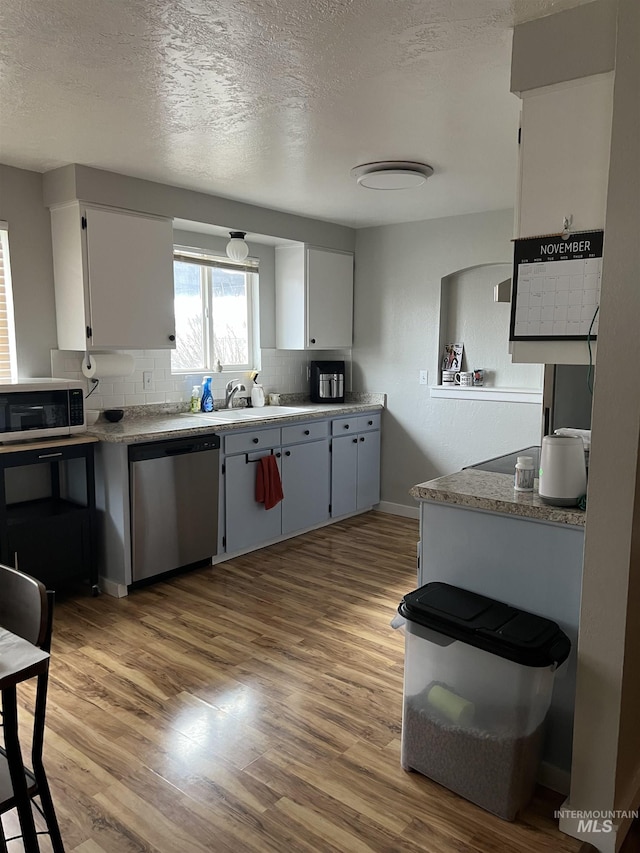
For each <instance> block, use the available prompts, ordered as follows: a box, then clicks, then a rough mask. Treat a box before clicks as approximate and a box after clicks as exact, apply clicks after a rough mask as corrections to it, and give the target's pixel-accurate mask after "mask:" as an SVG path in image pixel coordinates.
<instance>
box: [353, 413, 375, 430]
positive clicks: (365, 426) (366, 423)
mask: <svg viewBox="0 0 640 853" xmlns="http://www.w3.org/2000/svg"><path fill="white" fill-rule="evenodd" d="M371 429H380V412H370V413H369V414H368V415H360V417H359V418H358V432H366V430H371Z"/></svg>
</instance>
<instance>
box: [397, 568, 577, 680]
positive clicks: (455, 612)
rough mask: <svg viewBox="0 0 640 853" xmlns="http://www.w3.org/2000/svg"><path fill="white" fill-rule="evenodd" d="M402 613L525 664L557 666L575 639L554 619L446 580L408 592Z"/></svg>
mask: <svg viewBox="0 0 640 853" xmlns="http://www.w3.org/2000/svg"><path fill="white" fill-rule="evenodd" d="M398 613H400V615H401V616H404V618H405V619H407V620H408V621H409V622H415V623H416V624H418V625H424V626H425V627H426V628H431V629H433V630H434V631H438V632H439V633H441V634H444V635H445V636H447V637H451V638H452V639H454V640H461V641H462V642H463V643H467V644H468V645H470V646H475V647H476V648H478V649H484V651H486V652H491V653H492V654H494V655H498V656H499V657H501V658H506V659H507V660H511V661H514V662H515V663H519V664H522V665H523V666H538V667H541V666H551V665H552V664H557V665H558V666H559V665H560V664H561V663H563V662H564V661H565V660H566V659H567V657H568V656H569V652H570V651H571V641H570V640H569V638H568V637H567V635H566V634H565V633H564V632H563V631H561V630H560V628H559V627H558V625H557V624H556V623H555V622H552V621H551V620H550V619H544V618H543V617H542V616H536V615H534V614H533V613H528V612H527V611H526V610H518V609H517V608H515V607H511V606H510V605H509V604H504V602H502V601H496V600H495V599H493V598H487V597H486V596H484V595H478V594H477V593H475V592H470V591H469V590H466V589H461V588H460V587H457V586H451V584H448V583H440V582H434V583H428V584H426V585H425V586H421V587H420V588H419V589H416V590H414V591H413V592H409V593H407V595H405V596H404V598H403V599H402V601H401V602H400V605H399V607H398Z"/></svg>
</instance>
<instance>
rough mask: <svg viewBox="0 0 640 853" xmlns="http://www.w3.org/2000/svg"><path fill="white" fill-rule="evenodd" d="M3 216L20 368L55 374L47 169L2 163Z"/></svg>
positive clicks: (26, 371) (0, 194)
mask: <svg viewBox="0 0 640 853" xmlns="http://www.w3.org/2000/svg"><path fill="white" fill-rule="evenodd" d="M0 219H4V220H6V221H7V222H8V223H9V256H10V260H11V279H12V282H13V303H14V311H15V323H16V347H17V358H18V374H19V375H20V376H49V375H50V373H51V359H50V355H49V351H50V350H51V349H52V348H53V347H55V346H56V345H57V332H56V315H55V301H54V295H53V260H52V255H51V223H50V220H49V211H48V210H47V208H46V207H45V206H44V205H43V203H42V175H40V174H38V173H37V172H27V171H25V170H23V169H14V168H12V167H10V166H4V165H2V164H0Z"/></svg>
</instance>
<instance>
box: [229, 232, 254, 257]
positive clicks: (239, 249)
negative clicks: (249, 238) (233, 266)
mask: <svg viewBox="0 0 640 853" xmlns="http://www.w3.org/2000/svg"><path fill="white" fill-rule="evenodd" d="M246 233H247V232H246V231H230V232H229V237H230V238H231V239H230V240H229V242H228V243H227V257H228V258H231V260H232V261H244V260H246V258H247V255H248V254H249V246H248V245H247V244H246V243H245V240H244V238H245V234H246Z"/></svg>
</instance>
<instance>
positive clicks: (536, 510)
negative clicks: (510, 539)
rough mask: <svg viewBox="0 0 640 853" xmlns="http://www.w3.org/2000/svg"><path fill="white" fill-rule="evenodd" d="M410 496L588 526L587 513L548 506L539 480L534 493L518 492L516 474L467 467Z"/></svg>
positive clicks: (423, 484) (420, 485) (571, 508)
mask: <svg viewBox="0 0 640 853" xmlns="http://www.w3.org/2000/svg"><path fill="white" fill-rule="evenodd" d="M409 493H410V494H411V495H412V496H413V497H414V498H416V499H417V500H421V501H437V502H440V503H447V504H453V505H455V506H461V507H468V508H470V509H483V510H486V511H487V512H499V513H503V514H505V515H518V516H522V517H524V518H533V519H537V520H538V521H547V522H554V523H556V524H569V525H574V526H578V527H582V526H584V523H585V515H586V513H585V511H584V510H581V509H578V508H577V507H561V506H550V505H549V504H545V503H544V502H543V500H542V498H541V497H540V496H539V494H538V481H537V480H536V481H535V488H534V491H533V492H516V491H515V489H514V488H513V475H512V474H497V473H495V472H493V471H479V470H477V469H475V468H465V469H464V471H458V472H457V473H455V474H448V475H447V476H445V477H438V478H437V479H436V480H429V481H428V482H426V483H419V484H418V485H417V486H414V487H413V488H412V489H411V490H410V492H409Z"/></svg>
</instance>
